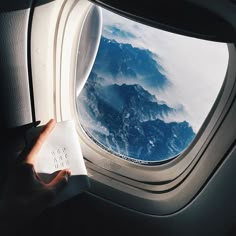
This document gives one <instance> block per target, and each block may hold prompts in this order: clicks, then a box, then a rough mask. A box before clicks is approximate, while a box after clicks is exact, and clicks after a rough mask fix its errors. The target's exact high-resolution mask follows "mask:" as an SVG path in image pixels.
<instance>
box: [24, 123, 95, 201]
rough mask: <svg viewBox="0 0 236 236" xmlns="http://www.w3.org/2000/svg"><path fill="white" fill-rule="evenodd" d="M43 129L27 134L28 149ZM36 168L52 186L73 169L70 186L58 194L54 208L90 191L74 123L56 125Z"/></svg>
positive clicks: (31, 130)
mask: <svg viewBox="0 0 236 236" xmlns="http://www.w3.org/2000/svg"><path fill="white" fill-rule="evenodd" d="M43 128H44V127H43V126H39V127H36V128H32V129H30V130H29V131H28V132H27V134H26V141H27V143H28V145H32V144H33V143H34V142H35V141H36V139H37V137H38V136H39V134H40V133H41V131H42V129H43ZM34 167H35V171H36V172H37V173H38V174H39V176H40V177H41V178H42V179H43V180H44V181H45V182H49V181H50V180H51V179H52V178H53V177H54V176H55V175H56V174H57V173H58V171H60V170H62V169H66V168H69V169H70V171H71V177H70V179H69V182H68V185H67V186H66V187H65V188H64V189H63V190H62V191H61V192H60V193H59V194H58V196H57V198H56V199H55V201H54V202H53V203H52V205H55V204H58V203H60V202H62V201H64V200H66V199H69V198H71V197H73V196H75V195H77V194H79V193H81V192H84V191H86V190H87V189H88V188H89V186H90V182H89V178H88V176H87V170H86V166H85V162H84V159H83V155H82V152H81V148H80V143H79V140H78V135H77V133H76V130H75V125H74V122H73V121H72V120H68V121H62V122H58V123H57V124H56V126H55V127H54V129H53V130H52V132H51V133H50V134H49V136H48V138H47V140H46V141H45V143H44V144H43V146H42V148H41V150H40V151H39V153H38V154H37V157H36V162H35V166H34Z"/></svg>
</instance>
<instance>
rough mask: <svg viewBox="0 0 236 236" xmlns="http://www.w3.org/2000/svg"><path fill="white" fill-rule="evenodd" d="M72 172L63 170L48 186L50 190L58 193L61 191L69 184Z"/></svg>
mask: <svg viewBox="0 0 236 236" xmlns="http://www.w3.org/2000/svg"><path fill="white" fill-rule="evenodd" d="M70 176H71V172H70V170H68V169H65V170H61V171H60V172H59V173H58V174H57V175H56V177H55V178H54V179H53V180H52V181H51V182H50V183H48V184H46V185H47V187H48V188H49V189H52V190H54V191H55V192H56V193H57V192H59V191H61V190H62V189H63V188H64V187H65V186H66V185H67V183H68V180H69V177H70Z"/></svg>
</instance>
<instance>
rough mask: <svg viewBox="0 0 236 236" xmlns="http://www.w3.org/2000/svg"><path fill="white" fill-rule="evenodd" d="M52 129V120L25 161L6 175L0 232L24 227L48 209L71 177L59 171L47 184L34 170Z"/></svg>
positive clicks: (67, 173)
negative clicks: (36, 159) (0, 230)
mask: <svg viewBox="0 0 236 236" xmlns="http://www.w3.org/2000/svg"><path fill="white" fill-rule="evenodd" d="M54 127H55V121H54V120H53V119H52V120H50V121H49V122H48V123H47V124H46V126H45V128H44V130H43V131H42V133H41V134H40V136H39V137H38V139H37V141H36V142H35V144H34V146H33V148H32V149H31V150H30V151H29V152H28V154H27V155H26V157H25V159H24V160H23V161H21V162H20V163H15V164H14V166H12V168H11V170H10V171H9V172H8V178H7V180H6V183H5V187H4V189H3V194H2V197H1V200H0V229H1V228H2V229H3V228H5V230H8V229H10V228H12V227H15V228H17V227H16V226H21V225H22V226H24V225H26V224H28V223H29V222H30V221H31V220H33V219H35V217H37V216H39V215H40V214H41V213H42V212H43V211H44V210H45V209H46V208H47V207H48V205H49V204H50V203H51V202H52V200H53V199H54V198H55V197H56V195H57V193H58V192H59V191H61V190H62V189H63V188H64V187H65V185H66V184H67V182H68V178H69V176H70V175H71V173H70V171H69V170H68V169H65V170H61V171H59V173H58V174H57V175H56V177H55V178H54V179H52V181H51V182H50V183H45V182H43V181H42V179H41V178H40V177H39V175H38V174H37V173H36V172H35V169H34V164H35V158H36V156H37V154H38V152H39V151H40V149H41V147H42V145H43V143H44V142H45V140H46V139H47V137H48V136H49V134H50V133H51V131H52V130H53V128H54ZM9 225H11V226H10V228H9Z"/></svg>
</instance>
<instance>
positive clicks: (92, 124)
mask: <svg viewBox="0 0 236 236" xmlns="http://www.w3.org/2000/svg"><path fill="white" fill-rule="evenodd" d="M103 21H104V22H103V32H102V37H101V42H100V46H99V50H98V54H97V57H96V60H95V64H94V66H93V69H92V72H91V74H90V76H89V78H88V81H87V83H86V85H85V87H84V88H83V90H82V92H81V94H80V95H79V97H78V98H77V110H78V114H79V119H80V122H81V125H82V127H83V129H84V130H85V131H86V133H87V134H88V135H89V136H90V137H91V138H92V139H93V140H94V141H95V142H96V143H98V144H100V145H101V146H103V147H104V148H105V149H107V150H109V151H111V152H113V153H114V154H116V155H117V156H120V157H123V158H126V159H127V158H128V159H130V160H131V161H132V160H133V161H137V162H141V163H143V164H151V163H157V162H160V161H165V160H168V159H171V158H173V157H175V156H176V155H178V154H180V153H181V152H182V151H183V150H184V149H186V148H187V147H188V146H189V144H190V143H191V142H192V140H193V139H194V137H195V135H196V133H197V132H198V130H199V128H200V127H201V125H202V124H203V122H204V120H205V118H206V116H207V114H208V113H209V111H210V109H211V107H212V105H213V103H214V101H215V99H216V97H217V95H218V93H219V91H220V88H221V86H222V82H223V80H224V76H225V73H226V69H227V63H228V50H227V45H225V44H221V43H215V42H209V41H205V40H199V39H194V38H190V37H185V36H180V35H176V34H173V33H169V32H165V31H161V30H158V29H155V28H152V27H149V26H145V25H142V24H139V23H137V22H134V21H130V20H128V19H125V18H123V17H120V16H118V15H115V14H113V13H110V12H108V11H106V10H103Z"/></svg>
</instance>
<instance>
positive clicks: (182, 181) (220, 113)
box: [56, 1, 236, 215]
mask: <svg viewBox="0 0 236 236" xmlns="http://www.w3.org/2000/svg"><path fill="white" fill-rule="evenodd" d="M81 2H87V1H79V2H78V4H80V3H81ZM90 4H91V5H89V4H88V5H87V7H86V11H87V13H86V14H85V15H84V17H85V18H86V16H87V15H88V12H89V10H91V9H92V6H93V5H92V3H90ZM75 6H77V5H76V4H75ZM96 8H99V7H98V6H96ZM73 11H74V12H75V7H74V8H73V9H72V10H71V11H70V12H69V13H68V14H71V13H72V12H73ZM78 11H81V9H78ZM70 24H71V25H70ZM72 24H74V23H72V21H70V18H69V17H68V20H67V21H66V22H65V25H64V26H63V27H64V29H65V30H64V35H66V33H67V30H66V29H68V28H70V27H72ZM64 37H65V36H64ZM59 43H60V45H59V46H63V48H65V49H67V50H68V48H69V49H70V52H72V51H74V53H73V54H72V55H71V57H70V58H71V59H74V60H75V61H76V62H77V59H78V58H77V51H78V47H79V43H77V45H75V44H73V45H71V44H70V40H65V38H64V40H61V41H60V42H59ZM74 49H76V50H74ZM228 50H229V63H228V69H227V73H226V77H225V80H224V83H223V85H222V88H221V91H220V93H219V95H218V97H217V99H216V101H215V103H214V106H213V107H212V109H211V111H210V113H209V114H208V116H207V118H206V119H205V121H204V124H203V125H202V128H201V129H200V130H199V132H198V134H197V135H196V137H195V139H194V140H193V142H192V143H191V144H190V146H189V147H188V148H187V149H186V150H185V151H184V152H183V153H182V154H180V155H179V156H178V158H175V159H173V160H170V161H169V162H167V163H164V164H162V165H158V166H141V165H138V164H136V163H131V162H129V161H126V160H123V159H121V158H117V156H115V155H112V154H111V153H110V152H107V151H106V150H104V149H102V148H101V147H99V146H98V145H96V144H95V143H94V142H93V141H92V142H91V139H90V138H89V137H88V136H87V134H86V133H85V132H84V130H83V129H82V127H81V125H80V123H79V118H78V113H77V109H76V103H75V98H76V94H75V84H76V82H75V81H76V73H75V71H76V65H75V63H74V64H73V66H72V67H71V65H69V64H70V63H69V62H68V61H65V60H64V59H63V58H64V57H63V55H64V54H63V53H66V51H65V50H64V51H63V50H62V52H61V57H60V58H61V63H60V65H63V67H64V70H63V68H62V71H61V74H60V80H59V81H57V83H59V84H60V88H61V89H62V90H61V91H56V92H60V100H61V101H63V102H61V103H60V104H59V106H57V107H56V110H57V114H61V117H60V118H61V119H62V120H66V119H74V120H75V123H76V129H77V132H78V139H79V141H80V143H81V148H82V152H83V155H84V158H85V162H86V166H87V168H88V175H89V177H90V179H91V182H92V189H91V192H92V193H94V194H98V195H99V196H101V197H103V198H106V199H110V200H112V201H114V202H116V203H118V204H123V205H126V206H129V207H131V208H133V209H135V210H138V211H142V212H145V213H148V214H159V215H165V214H170V213H173V212H175V211H177V210H179V209H181V208H182V207H184V206H185V205H186V204H187V203H188V202H189V201H190V200H191V199H192V198H193V196H195V195H196V194H197V193H198V192H199V191H200V190H201V188H202V186H203V184H204V183H205V182H206V181H207V180H208V178H209V176H210V175H211V173H212V172H213V171H214V170H215V169H216V167H217V165H219V163H220V162H221V161H222V160H223V159H222V156H223V157H226V156H225V155H220V151H219V153H216V154H215V153H214V151H213V152H211V153H210V150H211V149H212V148H213V149H214V148H216V149H217V145H219V146H222V145H221V144H220V143H221V141H222V140H221V133H222V132H223V133H225V132H226V134H225V135H226V136H227V135H228V134H227V132H232V130H230V128H229V125H228V121H227V119H228V118H227V117H228V116H229V114H231V113H230V112H231V111H232V106H233V104H235V101H234V98H235V95H236V85H235V84H236V81H235V75H236V68H234V67H235V66H234V65H235V63H236V50H235V45H234V44H228ZM93 59H94V58H93ZM67 67H68V68H69V67H70V70H67V69H66V68H67ZM69 72H70V73H69ZM63 84H64V85H65V84H67V86H63ZM64 90H66V91H64ZM57 96H59V95H58V94H57ZM233 102H234V103H233ZM229 119H230V118H229ZM224 124H225V125H226V126H227V127H228V128H227V129H226V130H227V131H225V130H224V129H222V127H223V125H224ZM233 137H234V134H232V135H230V136H229V137H227V138H226V139H225V140H224V141H223V143H224V145H225V147H224V148H223V151H225V150H227V147H231V145H232V140H233ZM199 173H201V178H195V177H196V175H199ZM187 177H188V178H187ZM187 190H188V191H187ZM186 191H187V192H188V194H186ZM127 197H129V198H130V199H129V200H127ZM144 200H145V201H146V203H148V204H143V201H144Z"/></svg>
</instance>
